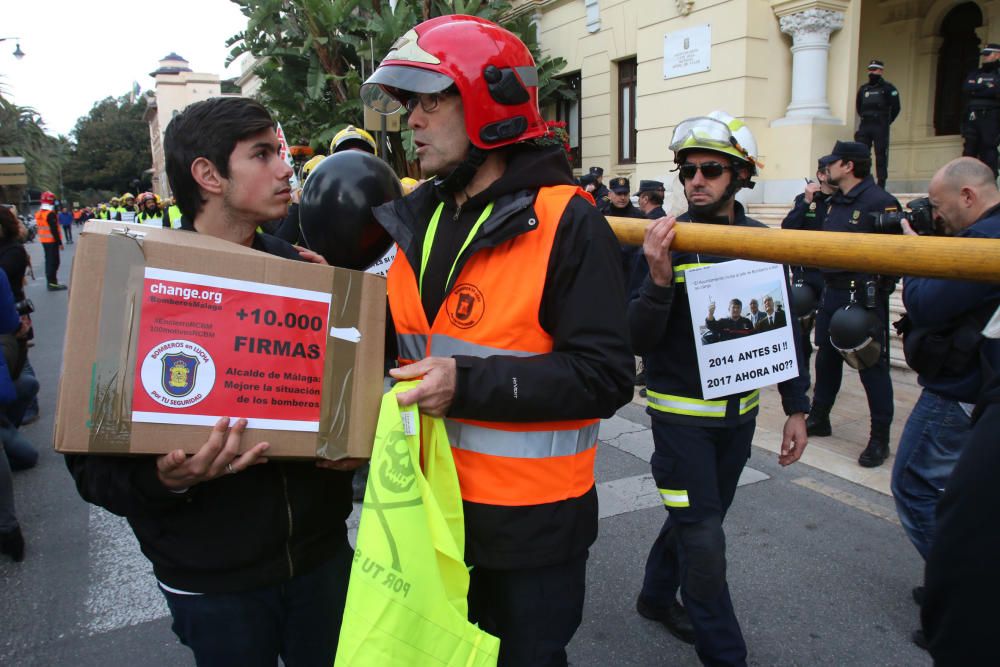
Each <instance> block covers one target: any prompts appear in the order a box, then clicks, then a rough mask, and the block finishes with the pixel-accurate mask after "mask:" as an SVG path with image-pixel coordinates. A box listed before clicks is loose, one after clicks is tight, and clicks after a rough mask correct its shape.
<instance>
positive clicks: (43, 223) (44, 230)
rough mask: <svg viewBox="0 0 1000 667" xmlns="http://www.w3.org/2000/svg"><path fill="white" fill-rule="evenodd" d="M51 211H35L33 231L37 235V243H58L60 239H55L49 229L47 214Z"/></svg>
mask: <svg viewBox="0 0 1000 667" xmlns="http://www.w3.org/2000/svg"><path fill="white" fill-rule="evenodd" d="M50 213H52V211H47V210H45V209H38V210H37V211H35V229H36V231H37V233H38V242H39V243H59V242H60V241H61V240H62V239H57V238H56V237H54V236H53V235H52V228H51V227H49V214H50Z"/></svg>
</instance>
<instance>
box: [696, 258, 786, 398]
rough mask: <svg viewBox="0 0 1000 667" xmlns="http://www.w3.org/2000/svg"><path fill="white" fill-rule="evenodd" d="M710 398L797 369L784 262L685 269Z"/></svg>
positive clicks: (762, 384)
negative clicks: (782, 264) (782, 263)
mask: <svg viewBox="0 0 1000 667" xmlns="http://www.w3.org/2000/svg"><path fill="white" fill-rule="evenodd" d="M684 281H685V283H686V284H687V292H688V302H689V304H690V307H691V324H692V326H693V327H694V338H695V347H696V349H697V353H698V371H699V374H700V377H701V390H702V394H703V395H704V397H705V398H706V399H712V398H719V397H720V396H730V395H732V394H740V393H745V392H748V391H751V390H753V389H759V388H761V387H767V386H769V385H772V384H777V383H778V382H782V381H784V380H788V379H789V378H793V377H796V376H797V375H798V374H799V368H798V357H797V355H796V353H795V341H794V338H793V336H792V327H791V322H790V318H791V317H792V316H791V314H790V313H789V312H788V307H787V306H788V304H789V300H788V289H787V285H786V283H785V273H784V269H783V267H782V266H781V265H780V264H767V263H764V262H751V261H748V260H742V259H740V260H734V261H731V262H722V263H719V264H713V265H711V266H705V267H701V268H697V269H690V270H688V271H686V272H685V274H684Z"/></svg>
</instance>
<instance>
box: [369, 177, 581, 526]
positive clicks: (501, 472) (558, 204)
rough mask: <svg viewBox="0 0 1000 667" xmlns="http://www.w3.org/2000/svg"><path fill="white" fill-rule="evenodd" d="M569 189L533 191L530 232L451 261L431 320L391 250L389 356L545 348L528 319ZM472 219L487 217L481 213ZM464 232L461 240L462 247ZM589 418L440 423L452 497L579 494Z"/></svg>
mask: <svg viewBox="0 0 1000 667" xmlns="http://www.w3.org/2000/svg"><path fill="white" fill-rule="evenodd" d="M579 192H581V190H579V189H578V188H576V187H575V186H555V187H548V188H541V189H540V190H539V193H538V197H537V199H536V200H535V205H534V215H535V216H537V220H536V221H534V222H537V226H535V227H534V229H533V230H532V231H530V232H525V233H522V234H519V235H518V236H515V237H514V238H512V239H509V240H507V241H505V242H503V243H500V244H499V245H497V246H496V247H493V248H483V249H481V250H478V251H476V252H475V253H473V254H472V256H471V257H469V259H468V260H467V261H466V263H465V265H464V266H462V267H461V270H460V271H458V268H457V267H456V266H453V267H452V268H453V270H454V271H457V272H458V273H457V275H456V276H455V277H454V284H453V285H450V287H451V290H450V291H449V292H448V293H447V294H446V295H445V299H444V301H443V303H442V305H441V307H440V310H439V311H438V313H436V317H435V318H434V324H433V326H430V325H429V324H428V322H427V315H426V313H425V312H424V308H423V304H422V301H421V298H420V293H419V288H418V284H419V279H418V273H417V272H416V271H414V267H413V266H411V265H410V263H409V261H408V260H407V258H406V254H405V253H402V252H399V253H397V254H396V257H395V259H394V260H393V263H392V266H391V267H390V269H389V273H388V276H387V291H388V295H389V307H390V309H391V312H392V318H393V324H394V325H395V329H396V342H397V345H398V348H399V361H400V362H401V363H408V362H413V361H418V360H420V359H423V358H424V357H427V356H439V357H450V356H458V355H461V356H473V357H478V358H486V357H492V356H497V355H503V356H517V357H526V356H534V355H539V354H547V353H550V352H551V351H552V337H551V336H550V335H549V334H548V333H547V332H546V331H545V330H544V329H543V328H542V326H541V323H540V322H539V321H538V312H539V308H540V306H541V299H542V293H543V289H544V285H545V277H546V274H547V272H548V264H549V255H550V254H551V251H552V243H553V240H554V239H555V232H556V228H557V227H558V225H559V220H560V218H561V217H562V214H563V212H564V211H565V209H566V206H567V205H568V204H569V201H570V199H571V198H572V197H573V196H575V195H576V194H577V193H579ZM480 224H488V223H486V218H484V219H483V222H482V223H480ZM472 236H474V235H470V239H466V241H467V245H469V244H471V242H472V241H471V237H472ZM422 254H423V253H421V255H422ZM498 267H499V268H498ZM418 268H419V267H418ZM503 269H507V270H503ZM515 391H516V388H515ZM553 400H556V399H553ZM599 424H600V421H599V420H598V419H596V418H594V419H578V420H563V421H551V422H489V421H474V420H471V419H448V420H446V426H447V430H448V434H449V440H450V441H451V444H452V448H453V449H452V453H453V455H454V458H455V466H456V469H457V471H458V479H459V484H460V486H461V489H462V498H464V499H465V500H467V501H470V502H476V503H483V504H489V505H496V506H525V505H540V504H545V503H552V502H559V501H562V500H567V499H570V498H577V497H579V496H582V495H583V494H585V493H587V492H588V491H589V490H590V489H591V488H592V487H593V486H594V457H595V453H596V451H597V447H596V444H597V433H598V428H599Z"/></svg>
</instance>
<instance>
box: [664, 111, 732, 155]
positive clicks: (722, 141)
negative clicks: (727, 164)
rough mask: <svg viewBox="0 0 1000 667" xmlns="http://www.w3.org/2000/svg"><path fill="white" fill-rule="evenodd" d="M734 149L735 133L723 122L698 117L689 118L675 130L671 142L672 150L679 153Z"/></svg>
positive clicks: (706, 117)
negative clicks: (700, 149) (705, 149)
mask: <svg viewBox="0 0 1000 667" xmlns="http://www.w3.org/2000/svg"><path fill="white" fill-rule="evenodd" d="M694 147H701V148H729V149H732V148H733V133H732V132H730V130H729V126H728V125H726V124H725V123H723V122H722V121H721V120H716V119H715V118H709V117H708V116H698V117H696V118H688V119H687V120H684V121H681V123H680V124H679V125H678V126H677V127H676V128H674V136H673V138H672V139H671V140H670V146H669V148H670V150H672V151H673V152H675V153H676V152H677V151H679V150H681V149H684V148H694Z"/></svg>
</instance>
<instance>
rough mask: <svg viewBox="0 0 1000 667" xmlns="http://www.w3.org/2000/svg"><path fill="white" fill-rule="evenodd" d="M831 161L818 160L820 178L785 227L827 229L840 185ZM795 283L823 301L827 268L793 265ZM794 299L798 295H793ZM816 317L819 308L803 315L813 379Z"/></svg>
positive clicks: (803, 344) (801, 197) (799, 198)
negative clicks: (830, 178) (830, 176)
mask: <svg viewBox="0 0 1000 667" xmlns="http://www.w3.org/2000/svg"><path fill="white" fill-rule="evenodd" d="M829 165H830V158H829V156H827V157H822V158H820V159H819V161H818V162H817V164H816V180H815V181H809V182H808V183H807V184H806V189H805V192H803V193H802V194H800V195H797V196H796V197H795V204H794V205H793V206H792V210H791V211H789V212H788V215H786V216H785V219H784V220H782V221H781V228H782V229H802V230H805V231H810V232H818V231H822V230H823V222H824V221H825V220H826V212H827V210H828V209H829V208H830V197H831V196H832V195H833V193H834V192H836V191H837V188H836V187H834V186H833V185H830V184H829V183H827V181H826V168H827V167H828V166H829ZM790 268H791V270H792V285H793V286H795V288H796V289H797V288H798V287H799V286H800V285H804V286H805V287H806V288H808V289H809V290H811V291H812V296H813V298H814V300H815V303H819V301H820V299H821V298H822V296H823V285H824V283H823V272H822V271H820V270H819V269H816V268H813V267H809V266H792V267H790ZM792 300H793V302H794V300H795V297H794V296H793V297H792ZM815 320H816V311H815V309H813V310H812V312H810V313H809V314H808V315H800V317H799V324H800V325H801V333H802V340H801V341H800V343H801V348H802V352H803V355H804V356H805V368H804V370H805V374H806V377H807V378H809V384H812V379H811V377H810V374H809V365H810V360H811V359H812V353H813V349H812V343H811V342H809V336H810V334H811V333H812V329H813V323H814V322H815Z"/></svg>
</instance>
